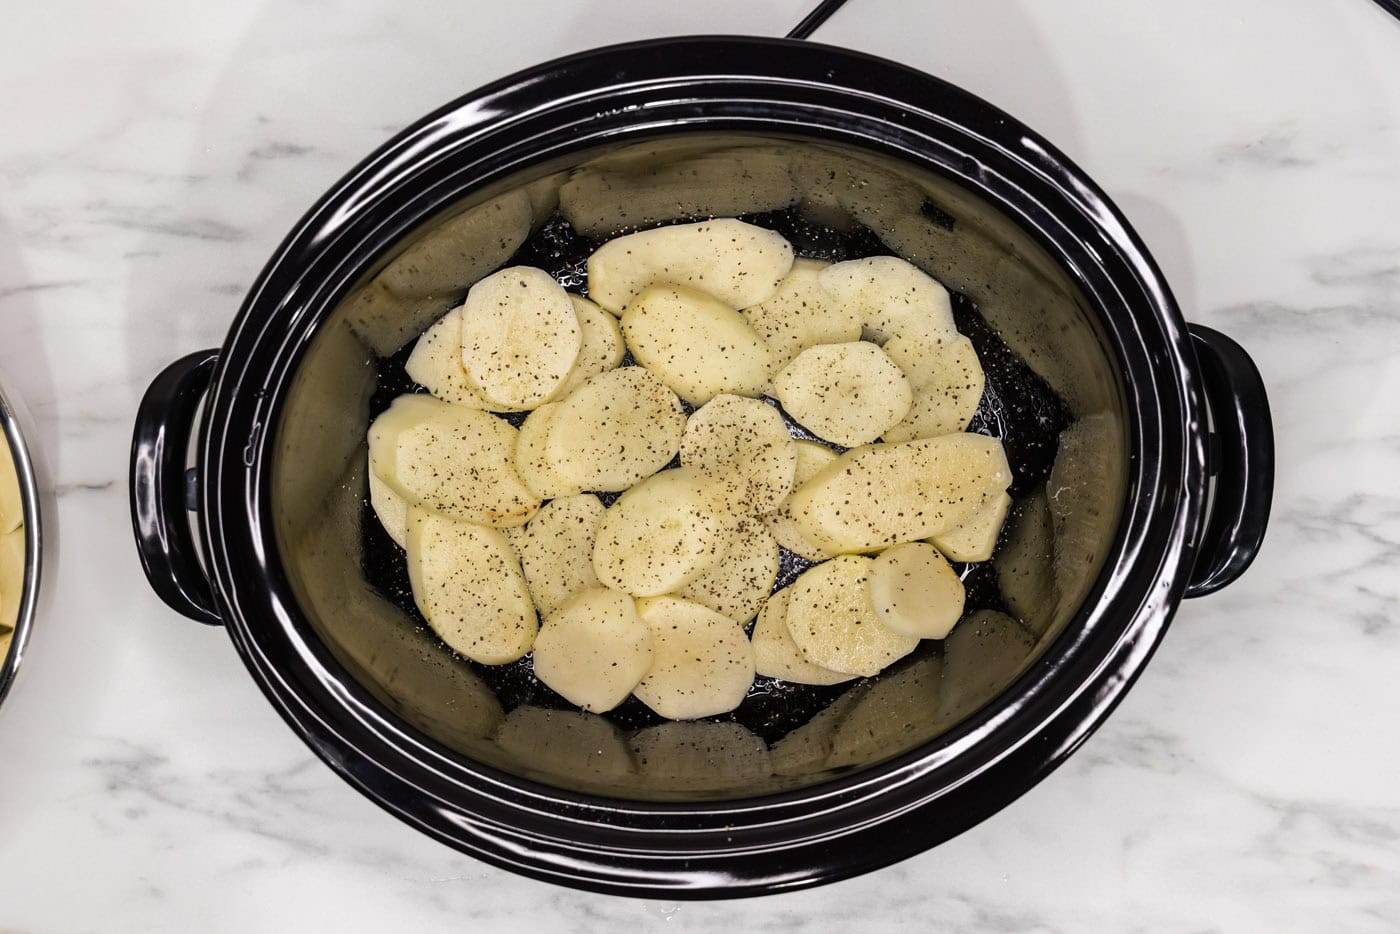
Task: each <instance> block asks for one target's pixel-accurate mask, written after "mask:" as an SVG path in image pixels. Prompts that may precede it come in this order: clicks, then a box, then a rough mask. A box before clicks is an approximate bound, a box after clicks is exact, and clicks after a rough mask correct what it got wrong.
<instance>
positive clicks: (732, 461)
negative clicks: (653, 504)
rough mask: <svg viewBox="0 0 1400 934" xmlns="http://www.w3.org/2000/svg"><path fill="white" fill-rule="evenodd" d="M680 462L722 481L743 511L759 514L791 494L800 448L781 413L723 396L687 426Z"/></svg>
mask: <svg viewBox="0 0 1400 934" xmlns="http://www.w3.org/2000/svg"><path fill="white" fill-rule="evenodd" d="M681 463H683V464H686V465H687V466H691V467H695V468H696V469H698V470H699V471H700V472H701V473H703V474H705V475H706V476H707V477H710V478H711V479H713V480H716V481H717V482H719V484H720V485H721V486H722V487H724V489H725V490H726V491H727V492H729V493H730V494H731V499H732V502H733V503H734V505H735V508H736V509H737V510H739V511H740V512H743V513H746V514H748V515H760V514H762V513H765V512H769V511H771V510H772V509H773V508H774V507H776V506H777V505H778V504H779V503H781V502H782V501H783V500H784V499H786V498H787V495H788V493H790V492H792V482H793V477H794V476H795V475H796V472H797V447H796V446H795V445H794V444H793V442H792V437H791V436H790V435H789V434H788V429H787V424H786V423H785V422H784V421H783V417H782V415H780V414H779V413H778V410H777V409H775V408H773V407H772V406H771V405H768V404H767V403H766V402H760V401H759V400H757V399H747V398H744V397H743V396H732V395H729V394H727V393H724V394H721V395H718V396H715V397H714V398H713V399H711V400H710V401H709V402H707V403H705V404H704V405H703V406H701V407H700V408H699V409H697V410H696V411H695V413H694V414H692V415H691V416H690V419H689V420H688V421H687V422H686V424H685V432H684V434H682V435H681Z"/></svg>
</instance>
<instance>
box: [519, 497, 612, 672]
mask: <svg viewBox="0 0 1400 934" xmlns="http://www.w3.org/2000/svg"><path fill="white" fill-rule="evenodd" d="M604 511H605V510H604V509H603V504H602V503H601V502H599V501H598V497H596V496H594V495H593V494H591V493H585V494H583V495H581V496H561V497H560V498H558V499H556V500H552V501H550V502H548V503H545V504H544V506H543V507H541V509H540V511H539V512H537V513H535V515H534V518H532V519H531V520H530V521H529V523H528V524H527V525H526V526H525V534H524V535H523V536H521V538H520V539H519V542H518V544H517V545H516V552H517V554H519V556H520V568H521V570H522V571H524V572H525V583H526V584H528V585H529V587H530V598H531V599H532V600H533V601H534V603H535V608H536V609H537V610H539V611H540V615H541V616H548V615H549V614H550V613H553V612H554V611H555V610H557V609H558V608H559V607H561V606H563V605H564V604H565V603H566V602H568V601H569V600H570V599H571V598H572V597H573V596H574V594H576V593H579V592H580V591H583V590H587V589H589V588H591V587H597V586H599V584H598V575H596V574H594V573H593V540H594V538H595V537H596V536H597V534H598V524H599V523H600V522H602V521H603V513H604ZM551 687H552V685H551ZM555 690H558V688H555ZM628 690H631V688H630V687H629V688H628ZM561 693H562V692H561ZM624 693H625V692H624Z"/></svg>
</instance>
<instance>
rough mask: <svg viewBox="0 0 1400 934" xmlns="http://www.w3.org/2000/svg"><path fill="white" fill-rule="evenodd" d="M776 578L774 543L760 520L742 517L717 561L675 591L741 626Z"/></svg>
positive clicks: (759, 603)
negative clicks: (723, 554) (727, 548)
mask: <svg viewBox="0 0 1400 934" xmlns="http://www.w3.org/2000/svg"><path fill="white" fill-rule="evenodd" d="M777 580H778V543H777V542H775V541H774V540H773V536H772V534H771V533H769V531H768V529H767V528H765V527H764V525H763V523H762V522H761V521H760V520H758V519H756V518H753V517H746V518H745V519H744V520H743V521H742V522H741V523H740V525H739V531H738V533H737V534H736V536H735V539H734V544H733V545H731V546H730V547H729V551H728V552H727V553H726V554H725V556H724V557H723V558H721V559H720V562H719V564H717V565H715V566H714V567H713V568H712V569H710V570H709V571H707V572H705V573H704V574H702V575H700V576H699V577H697V578H696V579H695V580H693V581H691V582H690V583H688V584H686V585H685V586H684V587H682V588H681V589H680V590H679V591H678V593H679V594H680V596H682V597H685V598H686V599H687V600H694V601H695V602H696V603H700V604H704V605H705V606H707V607H709V608H710V609H712V610H714V611H715V612H716V613H718V614H720V615H721V616H726V617H728V618H729V619H732V620H733V621H734V622H736V623H738V624H739V625H741V626H742V625H744V624H745V623H747V622H748V621H749V620H751V619H753V617H754V614H755V613H757V612H758V608H759V607H761V606H763V601H764V600H766V599H767V598H768V594H769V593H771V592H772V590H773V584H775V583H776V582H777Z"/></svg>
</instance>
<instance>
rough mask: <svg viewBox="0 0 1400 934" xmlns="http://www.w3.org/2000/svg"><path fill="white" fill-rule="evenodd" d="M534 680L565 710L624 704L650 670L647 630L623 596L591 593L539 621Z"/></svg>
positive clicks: (597, 710) (614, 592)
mask: <svg viewBox="0 0 1400 934" xmlns="http://www.w3.org/2000/svg"><path fill="white" fill-rule="evenodd" d="M534 653H535V654H534V662H535V675H536V676H537V677H538V678H539V679H540V680H541V681H543V682H544V683H545V684H546V685H548V686H549V687H550V688H551V689H553V690H555V691H557V692H559V694H560V695H561V696H563V698H564V699H565V700H567V701H568V702H569V703H571V704H577V705H578V706H579V707H582V708H583V709H584V710H588V711H592V712H593V713H602V712H603V711H605V710H612V709H613V708H614V707H616V706H617V705H618V704H620V703H622V702H623V701H625V700H626V699H627V695H628V694H631V693H632V689H633V688H635V687H636V686H637V683H638V682H639V681H641V680H642V676H643V675H645V674H646V673H647V672H648V671H649V670H650V669H651V664H652V635H651V629H650V628H649V627H648V626H647V624H646V623H644V622H642V619H641V617H640V616H638V615H637V607H636V604H634V603H633V602H632V598H631V597H629V596H628V595H627V594H625V593H622V592H621V591H617V590H608V589H607V588H606V587H592V588H590V589H588V590H584V591H581V592H579V593H577V594H575V595H574V597H573V599H571V600H569V601H568V602H567V603H565V604H564V605H563V606H561V607H560V608H559V609H558V610H556V611H554V612H553V613H550V614H548V615H546V616H545V619H544V625H543V626H541V627H540V634H539V635H538V636H536V637H535V649H534Z"/></svg>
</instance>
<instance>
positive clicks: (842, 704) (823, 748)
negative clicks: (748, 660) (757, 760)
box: [754, 646, 869, 775]
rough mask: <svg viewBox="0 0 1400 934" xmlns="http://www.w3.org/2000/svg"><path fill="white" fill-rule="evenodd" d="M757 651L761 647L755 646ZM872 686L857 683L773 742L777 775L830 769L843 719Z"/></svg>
mask: <svg viewBox="0 0 1400 934" xmlns="http://www.w3.org/2000/svg"><path fill="white" fill-rule="evenodd" d="M754 648H755V651H756V650H757V646H755V647H754ZM867 690H869V688H868V687H866V686H864V685H857V686H855V687H853V688H851V689H850V690H849V691H847V692H846V693H844V694H842V695H841V696H840V697H838V698H836V699H835V700H833V701H832V702H831V703H830V704H829V705H828V706H827V707H826V708H825V709H823V710H820V711H818V712H817V715H816V716H815V717H813V718H812V719H810V720H808V721H807V722H806V723H804V724H802V726H800V727H798V728H797V729H795V730H793V731H792V732H791V733H789V734H787V735H786V736H784V737H783V738H782V739H780V740H778V741H777V742H776V743H774V744H773V750H772V756H773V774H774V775H811V774H812V773H813V772H818V771H821V770H822V769H824V768H828V766H827V760H828V759H830V758H831V745H832V740H833V739H834V738H835V736H836V730H837V729H838V728H839V727H840V726H841V721H842V720H844V719H845V718H846V715H847V714H849V713H850V712H851V709H852V708H853V707H855V705H856V704H857V703H859V701H860V699H861V697H863V696H864V695H865V693H866V691H867Z"/></svg>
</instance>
